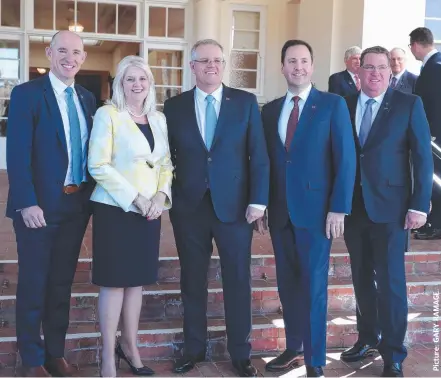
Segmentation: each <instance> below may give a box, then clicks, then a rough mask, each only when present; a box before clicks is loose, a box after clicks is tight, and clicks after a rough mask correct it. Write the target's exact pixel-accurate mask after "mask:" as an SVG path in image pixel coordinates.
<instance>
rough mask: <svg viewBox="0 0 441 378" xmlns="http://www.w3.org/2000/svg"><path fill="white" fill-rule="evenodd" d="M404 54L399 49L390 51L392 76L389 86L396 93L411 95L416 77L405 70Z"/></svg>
mask: <svg viewBox="0 0 441 378" xmlns="http://www.w3.org/2000/svg"><path fill="white" fill-rule="evenodd" d="M406 60H407V59H406V52H405V51H404V50H403V49H402V48H401V47H395V48H393V49H392V50H390V68H391V71H392V76H391V78H390V83H389V86H390V87H391V88H393V89H396V90H397V91H401V92H405V93H413V92H414V90H415V83H416V81H417V78H418V76H417V75H414V74H413V73H412V72H409V71H407V70H406Z"/></svg>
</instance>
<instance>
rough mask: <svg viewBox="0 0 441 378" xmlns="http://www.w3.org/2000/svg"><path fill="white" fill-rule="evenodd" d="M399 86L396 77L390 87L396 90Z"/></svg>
mask: <svg viewBox="0 0 441 378" xmlns="http://www.w3.org/2000/svg"><path fill="white" fill-rule="evenodd" d="M396 86H397V78H396V77H395V76H394V77H393V78H392V80H391V81H390V87H391V88H395V87H396Z"/></svg>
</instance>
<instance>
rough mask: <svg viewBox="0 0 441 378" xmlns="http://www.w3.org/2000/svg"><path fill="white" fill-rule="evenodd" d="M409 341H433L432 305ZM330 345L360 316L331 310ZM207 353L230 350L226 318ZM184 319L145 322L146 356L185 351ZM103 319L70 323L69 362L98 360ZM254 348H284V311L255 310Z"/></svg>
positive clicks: (0, 336) (213, 322)
mask: <svg viewBox="0 0 441 378" xmlns="http://www.w3.org/2000/svg"><path fill="white" fill-rule="evenodd" d="M408 320H409V325H408V331H407V335H406V340H405V342H406V345H408V346H412V345H417V344H430V343H431V342H432V335H431V331H432V325H433V313H431V311H430V309H429V308H422V307H415V308H410V309H409V316H408ZM327 328H328V329H327V348H328V349H333V348H346V347H349V346H352V345H353V344H354V342H355V341H356V339H357V330H356V322H355V316H354V315H353V313H352V312H351V311H330V312H329V313H328V326H327ZM208 331H209V332H208V339H209V340H208V347H207V355H208V358H212V357H221V356H226V355H227V350H226V332H225V322H224V320H223V319H222V318H211V319H209V320H208ZM182 332H183V330H182V321H181V320H174V321H163V320H162V321H150V322H141V323H140V329H139V331H138V345H139V348H140V353H141V357H142V358H143V359H157V358H172V357H175V358H176V357H178V356H179V355H180V350H181V349H182V347H183V333H182ZM100 336H101V334H100V332H99V324H98V323H96V322H86V323H82V324H78V323H71V325H70V327H69V330H68V335H67V340H66V353H65V355H66V357H67V359H68V360H69V362H71V363H74V364H78V365H87V364H92V363H96V362H98V359H99V348H100V343H101V340H100ZM250 340H251V344H252V348H253V354H254V355H259V354H262V353H268V352H276V351H279V350H283V349H285V331H284V324H283V320H282V318H281V316H280V315H277V314H272V315H266V316H262V315H255V316H253V331H252V333H251V339H250ZM16 359H17V351H16V337H15V329H14V328H3V329H0V364H1V365H2V366H5V367H9V366H15V365H16V363H17V361H16Z"/></svg>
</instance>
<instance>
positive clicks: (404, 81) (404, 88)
mask: <svg viewBox="0 0 441 378" xmlns="http://www.w3.org/2000/svg"><path fill="white" fill-rule="evenodd" d="M417 79H418V76H417V75H415V74H413V73H412V72H409V71H405V72H404V73H403V75H401V77H400V80H399V81H398V83H397V85H396V86H395V88H394V89H395V90H397V91H400V92H404V93H410V94H412V93H414V92H415V85H416V81H417Z"/></svg>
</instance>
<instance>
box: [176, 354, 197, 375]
mask: <svg viewBox="0 0 441 378" xmlns="http://www.w3.org/2000/svg"><path fill="white" fill-rule="evenodd" d="M202 361H205V352H203V353H200V354H197V355H196V356H188V355H187V356H186V355H184V357H182V358H181V359H180V360H179V361H178V362H176V365H175V367H174V368H173V371H174V372H175V373H178V374H185V373H187V372H188V371H190V370H191V369H193V368H194V367H195V365H196V364H197V363H198V362H202Z"/></svg>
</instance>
